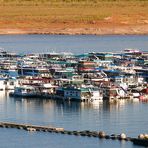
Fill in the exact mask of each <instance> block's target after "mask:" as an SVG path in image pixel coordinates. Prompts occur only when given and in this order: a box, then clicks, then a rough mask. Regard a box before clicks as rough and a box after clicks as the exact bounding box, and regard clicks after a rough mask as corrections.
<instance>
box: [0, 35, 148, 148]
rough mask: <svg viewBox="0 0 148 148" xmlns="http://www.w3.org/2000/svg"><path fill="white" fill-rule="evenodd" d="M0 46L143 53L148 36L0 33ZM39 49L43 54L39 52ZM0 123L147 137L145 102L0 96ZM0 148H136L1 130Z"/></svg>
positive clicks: (23, 50) (27, 50)
mask: <svg viewBox="0 0 148 148" xmlns="http://www.w3.org/2000/svg"><path fill="white" fill-rule="evenodd" d="M0 46H1V47H3V48H5V49H7V50H8V51H12V52H18V53H31V52H45V51H52V50H54V51H56V52H63V51H67V52H74V53H83V52H90V51H104V50H106V51H121V50H123V49H125V48H139V49H142V50H145V51H148V50H147V49H148V48H147V47H148V36H62V35H61V36H56V35H53V36H50V35H14V36H12V35H4V36H0ZM41 49H42V50H41ZM0 121H10V122H19V123H31V124H40V125H53V126H58V127H63V128H65V129H69V130H96V131H97V130H104V131H105V132H106V133H108V134H112V133H116V134H120V133H121V132H124V133H126V134H127V135H128V136H134V137H135V136H137V135H138V134H139V133H148V104H147V103H142V102H132V101H120V102H118V103H115V104H109V103H106V102H104V103H93V104H90V103H76V102H61V101H60V102H59V101H53V100H46V99H21V98H10V97H9V95H8V93H6V92H0ZM0 133H1V134H0V143H1V144H0V147H2V148H7V147H11V148H13V147H14V148H20V147H21V148H22V147H23V148H28V147H31V148H32V147H33V148H42V147H45V148H46V147H51V148H52V147H54V148H75V147H81V148H92V147H101V148H109V147H115V148H119V147H121V148H136V147H137V148H138V146H134V145H133V144H132V143H130V142H119V141H112V140H99V139H97V138H88V137H76V136H67V135H60V134H53V133H52V134H51V133H42V132H35V133H29V132H26V131H23V130H22V131H21V130H17V129H1V128H0Z"/></svg>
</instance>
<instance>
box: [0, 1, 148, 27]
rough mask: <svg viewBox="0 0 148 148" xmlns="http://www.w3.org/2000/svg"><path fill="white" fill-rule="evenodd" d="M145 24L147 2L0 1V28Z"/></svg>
mask: <svg viewBox="0 0 148 148" xmlns="http://www.w3.org/2000/svg"><path fill="white" fill-rule="evenodd" d="M145 24H148V1H147V0H145V1H141V0H115V1H114V0H108V1H107V0H0V28H11V29H13V28H14V29H15V28H19V29H32V28H35V29H42V28H67V27H69V28H79V27H82V28H83V27H87V28H89V27H94V28H95V27H96V28H97V27H98V26H115V25H116V26H122V25H123V26H127V25H128V26H129V25H145Z"/></svg>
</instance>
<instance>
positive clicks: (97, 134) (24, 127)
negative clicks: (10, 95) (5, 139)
mask: <svg viewBox="0 0 148 148" xmlns="http://www.w3.org/2000/svg"><path fill="white" fill-rule="evenodd" d="M0 127H1V128H16V129H20V130H26V131H29V132H36V131H40V132H50V133H52V132H53V133H61V134H67V135H75V136H87V137H95V138H100V139H106V140H107V139H112V140H120V141H121V140H124V141H131V142H133V143H134V144H137V145H142V146H148V139H141V138H139V136H138V138H133V137H128V136H127V135H126V134H125V133H121V134H120V135H117V134H112V135H107V134H106V133H105V132H104V131H89V130H84V131H70V130H65V129H64V128H60V127H52V126H40V125H32V124H20V123H11V122H0Z"/></svg>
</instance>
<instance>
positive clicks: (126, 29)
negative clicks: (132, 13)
mask: <svg viewBox="0 0 148 148" xmlns="http://www.w3.org/2000/svg"><path fill="white" fill-rule="evenodd" d="M0 34H1V35H5V34H14V35H15V34H59V35H60V34H61V35H62V34H65V35H81V34H83V35H85V34H90V35H117V34H120V35H126V34H127V35H132V34H133V35H143V34H146V35H148V25H138V26H111V27H95V28H92V27H91V28H89V27H85V28H69V27H67V28H43V29H32V28H31V29H29V28H28V29H17V28H16V29H11V28H7V29H5V28H1V29H0Z"/></svg>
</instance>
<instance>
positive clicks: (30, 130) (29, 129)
mask: <svg viewBox="0 0 148 148" xmlns="http://www.w3.org/2000/svg"><path fill="white" fill-rule="evenodd" d="M27 131H29V132H35V131H36V129H35V128H31V127H28V128H27Z"/></svg>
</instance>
